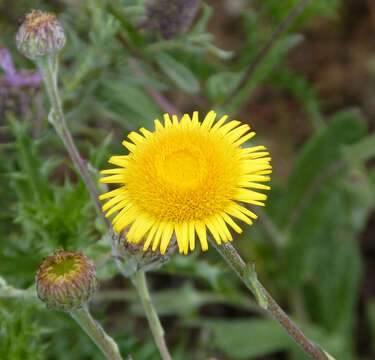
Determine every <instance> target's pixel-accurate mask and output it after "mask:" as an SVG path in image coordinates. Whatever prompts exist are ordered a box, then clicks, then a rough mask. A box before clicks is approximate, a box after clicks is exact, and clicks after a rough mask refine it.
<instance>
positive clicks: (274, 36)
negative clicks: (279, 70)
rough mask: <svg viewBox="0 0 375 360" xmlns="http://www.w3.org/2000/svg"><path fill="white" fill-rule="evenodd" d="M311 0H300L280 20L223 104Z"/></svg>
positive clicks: (228, 100)
mask: <svg viewBox="0 0 375 360" xmlns="http://www.w3.org/2000/svg"><path fill="white" fill-rule="evenodd" d="M310 1H311V0H301V1H300V2H299V3H298V4H297V5H296V6H295V7H294V8H293V9H292V11H291V12H290V13H289V14H288V16H287V17H286V18H285V19H284V20H283V21H282V22H281V24H280V25H279V26H278V27H277V29H276V30H275V31H274V32H273V33H272V35H271V36H270V38H269V39H268V41H267V42H266V43H265V44H264V46H263V47H262V48H261V49H260V50H259V52H258V53H257V54H256V55H255V57H254V59H253V60H252V62H251V63H250V65H249V67H248V68H247V70H246V73H245V75H244V76H243V78H242V80H241V81H240V83H239V84H238V85H237V87H236V88H235V89H234V90H233V91H232V92H231V94H230V95H229V96H228V98H227V99H226V101H225V105H227V104H229V103H230V102H231V101H232V100H233V99H234V98H235V97H236V96H237V95H238V94H239V93H240V92H241V90H242V89H243V88H244V87H245V85H246V84H247V83H248V82H249V80H250V78H251V77H252V75H253V74H254V71H255V70H256V68H257V67H258V66H259V65H260V64H261V63H262V61H263V60H264V58H265V57H266V56H267V54H268V53H269V51H270V50H271V49H272V47H273V45H274V44H275V42H276V41H277V40H278V39H279V38H280V36H281V35H282V33H283V32H284V31H286V30H287V29H288V27H289V26H290V25H291V24H292V23H293V22H294V20H295V19H296V18H297V16H298V15H299V14H300V13H301V11H302V10H303V9H304V7H305V6H306V5H307V4H308V3H309V2H310Z"/></svg>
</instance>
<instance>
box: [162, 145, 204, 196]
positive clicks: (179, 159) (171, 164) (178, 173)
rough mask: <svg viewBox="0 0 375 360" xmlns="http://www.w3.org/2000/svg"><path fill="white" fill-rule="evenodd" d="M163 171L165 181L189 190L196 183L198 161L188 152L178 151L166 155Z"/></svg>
mask: <svg viewBox="0 0 375 360" xmlns="http://www.w3.org/2000/svg"><path fill="white" fill-rule="evenodd" d="M163 170H164V171H163V172H164V177H165V180H166V181H167V182H169V183H170V184H172V185H173V186H177V187H178V188H184V189H185V188H191V187H194V186H196V185H197V183H198V178H199V176H198V175H199V161H198V160H197V159H196V157H195V156H194V155H193V154H192V153H191V152H190V151H189V150H179V151H175V152H173V153H171V154H170V155H167V156H166V157H165V159H164V164H163Z"/></svg>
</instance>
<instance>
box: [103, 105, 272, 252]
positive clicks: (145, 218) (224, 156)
mask: <svg viewBox="0 0 375 360" xmlns="http://www.w3.org/2000/svg"><path fill="white" fill-rule="evenodd" d="M215 118H216V113H215V112H213V111H210V112H209V113H208V114H207V116H206V117H205V119H204V120H203V122H200V121H199V120H198V112H194V113H193V116H192V118H191V117H190V116H189V115H187V114H185V115H184V116H183V117H182V118H181V120H180V121H178V118H177V116H176V115H173V116H172V119H171V118H170V116H169V115H168V114H164V126H163V125H162V124H161V123H160V121H159V120H157V119H156V120H155V131H154V132H150V131H148V130H146V129H144V128H141V129H140V133H136V132H131V133H130V134H129V135H128V138H129V140H130V141H126V140H124V141H123V143H122V144H123V145H124V146H125V147H126V148H127V149H128V150H129V154H128V155H121V156H112V157H111V158H110V159H109V163H111V164H114V165H117V166H118V167H117V168H113V169H109V170H103V171H102V172H101V174H105V175H109V176H106V177H104V178H102V179H100V181H101V182H103V183H118V184H121V185H122V186H121V187H119V188H117V189H115V190H112V191H110V192H108V193H106V194H103V195H101V196H100V199H101V200H104V199H110V200H109V201H107V202H106V203H105V204H104V206H103V211H107V213H106V216H110V215H111V214H113V213H115V212H118V213H117V215H116V216H115V218H114V219H113V228H114V230H116V231H118V232H120V231H122V230H123V229H124V228H125V227H126V226H129V231H128V233H127V236H126V238H127V241H129V242H132V243H139V242H140V241H141V240H142V239H145V241H144V246H143V249H144V250H147V249H148V248H149V247H150V246H151V245H152V250H153V251H155V250H157V249H160V251H161V253H163V254H164V253H165V251H166V249H167V247H168V244H169V242H170V241H171V238H172V235H173V233H174V234H175V235H176V239H177V244H178V247H179V251H180V253H184V254H187V253H188V251H189V249H190V250H194V248H195V238H196V234H197V235H198V238H199V240H200V243H201V247H202V250H207V248H208V245H207V237H206V231H207V229H208V230H209V231H210V232H211V234H212V236H213V237H214V239H215V240H216V242H217V243H218V244H221V242H222V241H223V242H226V241H228V240H229V241H231V240H232V235H231V233H230V232H229V230H228V227H227V225H229V226H230V227H231V228H232V229H233V230H234V231H236V232H238V233H241V232H242V230H241V228H240V227H239V226H238V225H237V224H236V223H235V222H234V220H233V219H232V218H233V217H234V218H237V219H240V220H242V221H244V222H245V223H247V224H249V225H251V224H252V219H256V218H257V216H256V215H255V214H254V213H253V212H252V211H250V210H248V209H247V208H245V207H244V206H243V205H240V204H239V203H238V202H243V203H248V204H253V205H261V206H264V203H263V201H265V200H266V198H267V196H266V195H264V194H262V193H260V192H258V191H253V190H250V189H260V190H269V189H270V187H269V186H267V185H264V184H263V182H267V181H269V180H270V178H269V176H267V175H268V174H270V173H271V165H270V160H271V158H270V157H268V155H269V153H268V152H266V148H265V147H264V146H253V147H244V148H242V147H241V145H242V144H243V143H244V142H245V141H247V140H249V139H251V138H252V137H253V136H254V135H255V133H254V132H249V130H250V127H249V126H248V125H246V124H242V125H241V123H240V122H239V121H236V120H233V121H230V122H227V123H225V122H226V120H227V118H228V116H223V117H222V118H221V119H220V120H218V121H217V122H215Z"/></svg>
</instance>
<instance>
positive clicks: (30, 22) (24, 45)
mask: <svg viewBox="0 0 375 360" xmlns="http://www.w3.org/2000/svg"><path fill="white" fill-rule="evenodd" d="M65 41H66V38H65V34H64V29H63V27H62V26H61V25H60V23H59V22H58V21H57V19H56V17H55V15H53V14H49V13H45V12H41V11H36V10H33V11H32V12H31V13H29V14H27V15H26V18H25V21H24V22H23V23H22V25H21V27H20V28H19V30H18V33H17V35H16V43H17V48H18V50H19V51H20V52H21V53H22V54H23V55H24V56H26V57H27V58H29V59H31V60H36V59H37V58H38V57H40V56H45V55H49V54H57V53H58V52H59V51H60V50H61V49H62V48H63V47H64V45H65Z"/></svg>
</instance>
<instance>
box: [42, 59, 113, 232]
mask: <svg viewBox="0 0 375 360" xmlns="http://www.w3.org/2000/svg"><path fill="white" fill-rule="evenodd" d="M36 63H37V65H38V67H39V70H40V72H41V74H42V76H43V81H44V84H45V86H46V89H47V93H48V97H49V99H50V101H51V106H52V109H51V113H50V115H49V117H48V119H49V121H50V122H51V123H52V125H53V126H54V128H55V130H56V132H57V134H58V135H59V136H60V138H61V140H62V141H63V143H64V145H65V147H66V149H67V150H68V153H69V155H70V158H71V159H72V161H73V163H74V165H75V167H76V168H77V170H78V172H79V173H80V175H81V177H82V179H83V181H84V182H85V184H86V187H87V189H88V191H89V194H90V197H91V199H92V201H93V202H94V204H95V206H96V208H97V211H98V213H99V214H100V216H101V217H102V219H103V221H104V222H105V223H106V224H107V225H108V220H107V219H106V218H105V217H104V214H103V212H102V210H101V203H100V201H99V198H98V193H97V191H96V188H95V185H94V182H93V181H92V179H91V176H90V174H89V172H88V170H87V168H86V166H85V163H84V161H83V160H82V158H81V156H80V154H79V151H78V149H77V147H76V145H75V143H74V140H73V137H72V135H71V133H70V131H69V128H68V126H67V125H66V122H65V117H64V113H63V110H62V105H61V98H60V94H59V89H58V86H57V57H56V55H51V56H45V57H41V58H40V59H39V60H37V62H36Z"/></svg>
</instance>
